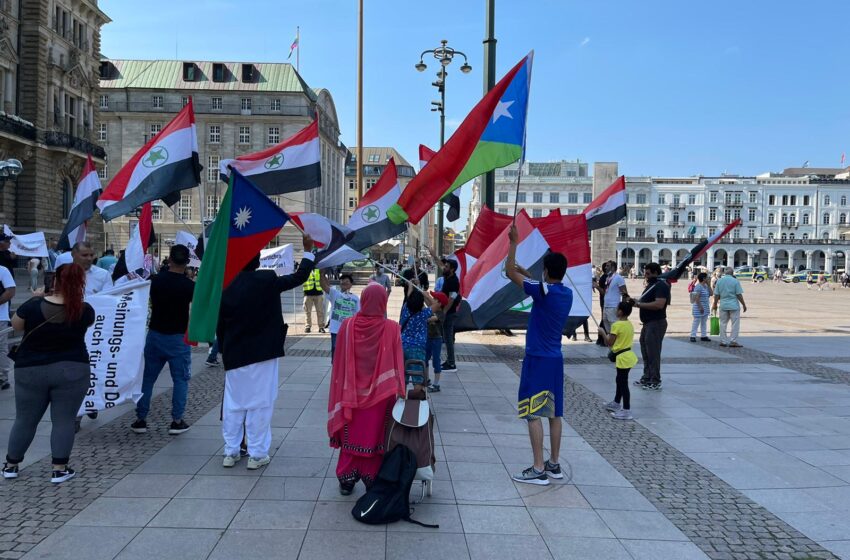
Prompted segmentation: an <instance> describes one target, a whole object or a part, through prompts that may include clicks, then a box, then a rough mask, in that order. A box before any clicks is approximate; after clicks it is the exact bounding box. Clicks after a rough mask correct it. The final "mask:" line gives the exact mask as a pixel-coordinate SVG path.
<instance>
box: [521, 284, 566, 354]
mask: <svg viewBox="0 0 850 560" xmlns="http://www.w3.org/2000/svg"><path fill="white" fill-rule="evenodd" d="M522 287H523V289H524V290H525V293H526V295H528V296H530V297H531V299H532V300H533V301H534V304H533V305H532V306H531V317H529V319H528V330H527V331H526V333H525V353H526V354H528V355H531V356H538V357H542V358H550V357H551V358H557V357H561V356H562V354H561V334H562V333H563V331H564V326H566V323H567V318H568V317H569V315H570V308H572V306H573V291H572V290H571V289H569V288H567V287H566V286H564V285H563V284H561V283H560V282H558V283H557V284H546V283H543V282H536V281H534V280H525V281H524V282H523V283H522Z"/></svg>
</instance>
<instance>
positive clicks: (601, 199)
mask: <svg viewBox="0 0 850 560" xmlns="http://www.w3.org/2000/svg"><path fill="white" fill-rule="evenodd" d="M582 213H583V214H584V215H585V216H587V229H588V231H593V230H595V229H602V228H604V227H608V226H612V225H614V224H616V223H617V222H619V221H620V220H622V219H623V218H625V217H626V177H625V176H624V175H620V176H619V177H618V178H617V180H616V181H614V182H613V183H611V185H610V186H609V187H608V188H607V189H605V190H604V191H602V192H601V193H599V196H597V197H596V198H594V199H593V202H591V203H590V204H588V205H587V208H585V209H584V211H583V212H582Z"/></svg>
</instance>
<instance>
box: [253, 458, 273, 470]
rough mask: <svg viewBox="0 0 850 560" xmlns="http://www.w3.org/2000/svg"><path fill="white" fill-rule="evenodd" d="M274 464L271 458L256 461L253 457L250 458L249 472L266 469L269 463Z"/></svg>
mask: <svg viewBox="0 0 850 560" xmlns="http://www.w3.org/2000/svg"><path fill="white" fill-rule="evenodd" d="M271 462H272V458H271V457H269V456H266V457H262V458H260V459H254V458H253V457H248V470H249V471H253V470H256V469H259V468H260V467H265V466H266V465H268V464H269V463H271Z"/></svg>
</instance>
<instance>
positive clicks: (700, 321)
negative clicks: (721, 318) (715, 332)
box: [691, 315, 708, 338]
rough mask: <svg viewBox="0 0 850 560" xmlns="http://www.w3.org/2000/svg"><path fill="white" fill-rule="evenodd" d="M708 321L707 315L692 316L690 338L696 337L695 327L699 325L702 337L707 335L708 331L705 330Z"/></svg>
mask: <svg viewBox="0 0 850 560" xmlns="http://www.w3.org/2000/svg"><path fill="white" fill-rule="evenodd" d="M707 323H708V315H701V316H699V317H697V316H696V315H695V316H694V322H693V324H692V325H691V338H696V337H697V327H699V329H700V332H701V333H702V335H701V336H702V337H703V338H705V337H707V336H708V332H707V331H706V325H707Z"/></svg>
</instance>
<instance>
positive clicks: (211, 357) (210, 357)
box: [207, 338, 220, 362]
mask: <svg viewBox="0 0 850 560" xmlns="http://www.w3.org/2000/svg"><path fill="white" fill-rule="evenodd" d="M219 352H220V350H219V349H218V338H216V339H215V340H213V343H212V345H210V353H209V354H207V361H208V362H214V361H216V360H217V359H218V353H219Z"/></svg>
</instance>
